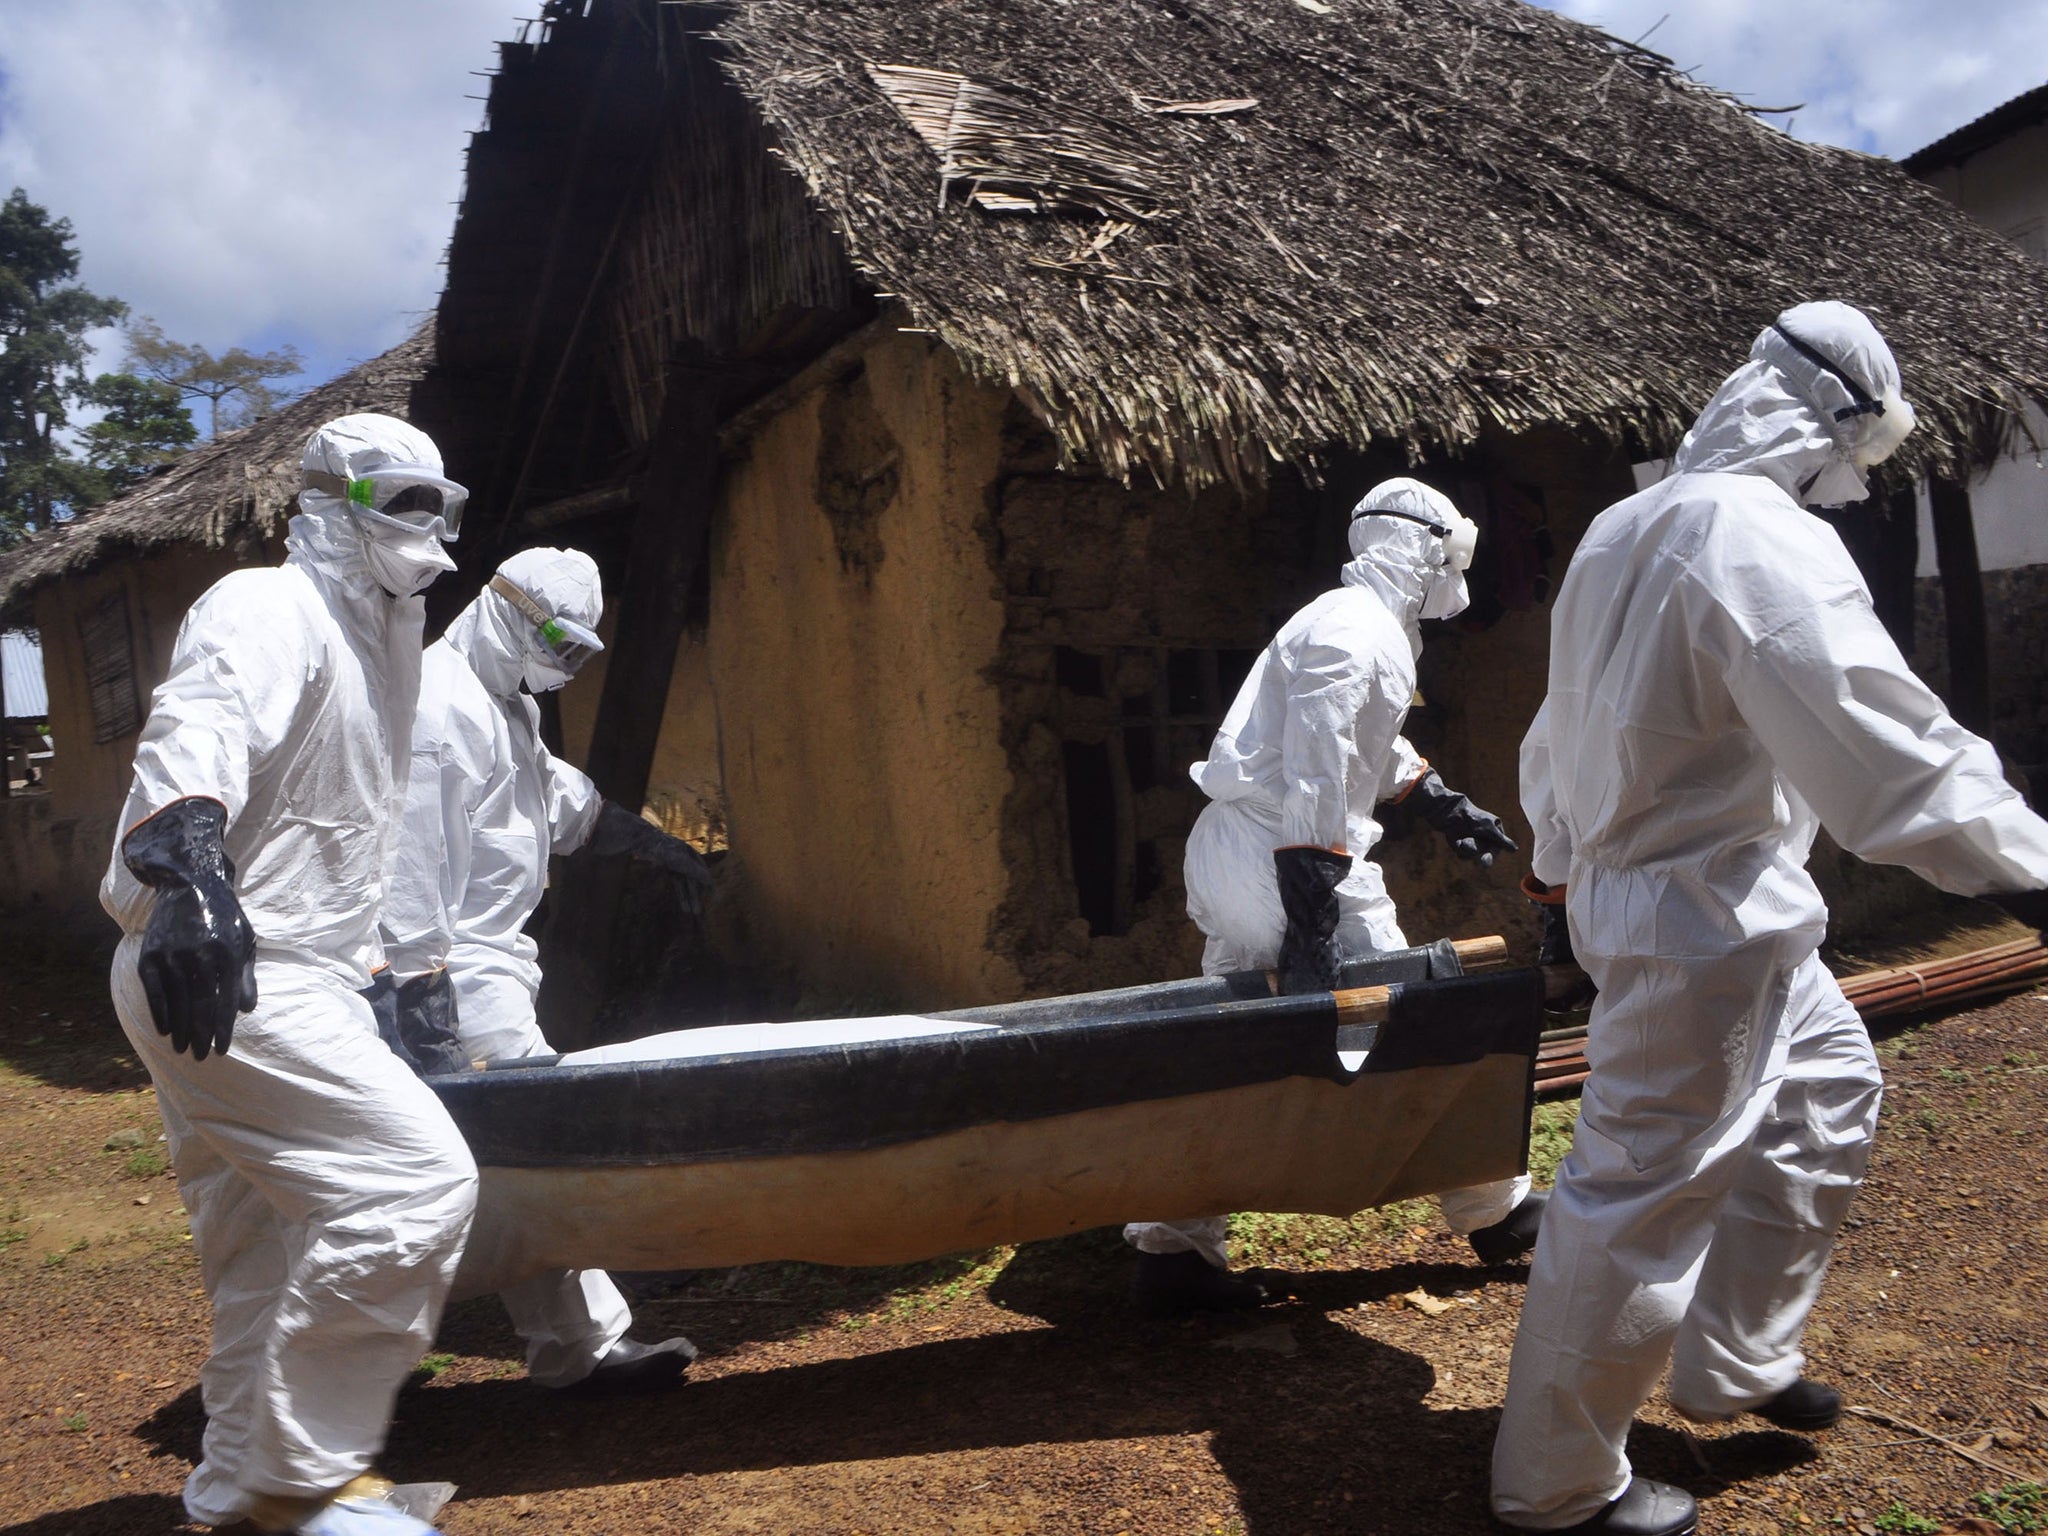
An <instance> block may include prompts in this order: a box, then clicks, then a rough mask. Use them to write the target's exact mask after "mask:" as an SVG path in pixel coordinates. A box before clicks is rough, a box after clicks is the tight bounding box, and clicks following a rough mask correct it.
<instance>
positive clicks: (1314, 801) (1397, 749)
mask: <svg viewBox="0 0 2048 1536" xmlns="http://www.w3.org/2000/svg"><path fill="white" fill-rule="evenodd" d="M1374 508H1379V509H1384V510H1386V511H1392V512H1395V513H1401V514H1406V515H1405V516H1383V515H1369V509H1374ZM1411 519H1417V520H1411ZM1429 523H1435V524H1437V525H1438V526H1455V525H1460V524H1462V525H1463V526H1464V527H1465V528H1467V529H1469V528H1470V527H1471V525H1470V524H1469V523H1468V522H1467V521H1466V520H1465V519H1464V518H1463V517H1462V516H1461V515H1460V514H1459V513H1458V511H1457V509H1456V508H1455V507H1454V506H1452V504H1451V503H1450V501H1449V500H1448V498H1446V497H1445V496H1444V495H1443V494H1442V493H1441V492H1439V491H1436V490H1434V489H1432V488H1431V487H1429V486H1426V485H1423V484H1422V483H1421V482H1419V481H1415V480H1407V479H1397V480H1391V481H1388V482H1386V483H1385V484H1383V485H1381V486H1378V487H1376V488H1375V489H1374V490H1373V491H1372V492H1370V493H1368V495H1367V496H1366V497H1365V499H1364V500H1362V501H1361V502H1360V503H1359V506H1358V510H1357V511H1355V512H1354V513H1353V515H1352V521H1351V528H1350V547H1351V555H1352V558H1351V560H1350V562H1349V563H1348V564H1346V565H1345V567H1344V570H1343V577H1342V585H1340V586H1338V587H1336V588H1335V589H1333V590H1332V591H1329V592H1325V593H1324V594H1323V595H1322V596H1320V597H1318V598H1316V599H1315V600H1314V601H1313V602H1311V603H1309V604H1308V605H1307V606H1306V607H1304V608H1302V609H1301V610H1300V611H1299V612H1297V613H1296V614H1295V615H1294V616H1293V617H1292V618H1290V619H1289V620H1288V621H1287V622H1286V623H1285V624H1283V625H1282V626H1281V627H1280V632H1279V633H1278V634H1277V635H1275V636H1274V638H1273V642H1272V644H1270V645H1268V646H1267V647H1266V649H1265V650H1264V651H1263V652H1262V653H1261V654H1260V656H1259V658H1258V660H1257V661H1256V662H1254V663H1253V665H1252V670H1251V672H1250V674H1249V675H1248V676H1247V677H1246V678H1245V681H1244V685H1243V686H1242V687H1241V688H1239V690H1238V693H1237V697H1236V699H1235V700H1233V701H1232V703H1231V706H1230V711H1229V713H1228V714H1226V715H1225V716H1224V717H1223V724H1222V725H1221V726H1220V727H1219V728H1218V730H1217V732H1216V740H1215V742H1214V744H1213V745H1212V746H1211V747H1210V749H1209V756H1208V757H1207V759H1205V760H1204V761H1202V762H1199V763H1195V764H1193V765H1191V766H1190V767H1189V769H1188V773H1189V775H1190V776H1191V777H1192V778H1193V779H1194V781H1195V783H1196V784H1198V785H1200V786H1201V789H1202V792H1203V793H1204V794H1205V795H1207V796H1208V797H1209V804H1207V805H1206V806H1204V807H1203V808H1202V813H1201V815H1200V816H1199V817H1197V818H1196V821H1195V825H1194V830H1193V831H1192V832H1191V833H1190V834H1189V836H1188V846H1187V857H1186V865H1185V877H1186V881H1187V892H1188V916H1189V917H1191V918H1193V919H1194V921H1195V923H1196V925H1197V926H1198V927H1200V928H1201V930H1202V932H1203V934H1204V935H1205V936H1206V939H1207V942H1206V944H1205V945H1204V947H1203V951H1202V973H1203V974H1204V975H1206V976H1221V975H1227V974H1229V973H1230V972H1233V971H1248V970H1269V969H1271V968H1272V967H1273V966H1274V965H1276V964H1277V963H1278V960H1279V956H1280V947H1281V939H1282V937H1283V935H1284V934H1285V932H1286V928H1287V914H1286V912H1285V911H1284V910H1283V908H1282V905H1281V899H1280V888H1279V882H1278V879H1277V878H1276V876H1275V873H1274V866H1273V851H1274V849H1276V848H1287V847H1314V848H1338V849H1343V850H1345V851H1347V852H1348V853H1349V854H1350V855H1351V866H1350V870H1349V872H1348V873H1346V874H1345V876H1344V878H1343V880H1342V881H1341V882H1340V883H1339V884H1338V886H1337V906H1338V917H1337V929H1336V938H1337V948H1338V952H1339V955H1340V956H1341V958H1342V959H1344V960H1355V959H1358V958H1360V957H1362V956H1365V955H1370V954H1373V953H1375V952H1377V951H1381V950H1390V949H1403V948H1405V947H1407V943H1408V941H1407V939H1406V938H1405V937H1404V936H1403V935H1402V932H1401V927H1400V924H1399V923H1398V922H1397V921H1396V920H1395V915H1394V903H1393V902H1392V900H1391V899H1389V897H1388V896H1387V889H1386V883H1385V881H1384V879H1383V878H1382V877H1381V874H1380V868H1379V866H1378V865H1377V864H1375V863H1374V862H1373V861H1372V859H1371V858H1370V857H1369V855H1370V854H1371V852H1372V850H1373V848H1374V847H1375V846H1376V845H1377V844H1378V842H1379V840H1380V836H1381V827H1380V824H1379V822H1378V821H1377V820H1376V819H1375V814H1374V813H1375V810H1376V808H1377V806H1378V805H1379V803H1380V802H1383V801H1390V800H1397V799H1399V798H1400V797H1401V795H1402V794H1403V793H1404V792H1405V791H1407V790H1408V789H1409V788H1410V787H1411V786H1413V785H1414V784H1415V783H1416V781H1417V780H1418V779H1419V778H1420V777H1421V776H1422V775H1423V773H1424V772H1425V771H1426V770H1427V768H1428V764H1427V763H1426V762H1425V761H1424V760H1423V759H1422V758H1421V757H1420V756H1419V755H1418V754H1417V753H1416V751H1415V749H1414V748H1413V747H1411V746H1410V745H1409V744H1408V741H1407V739H1406V738H1405V737H1403V736H1402V735H1401V726H1402V724H1403V722H1404V721H1405V720H1406V719H1407V716H1408V707H1409V705H1410V704H1411V703H1412V702H1413V700H1414V698H1415V662H1416V658H1417V657H1419V656H1420V655H1421V654H1422V628H1421V621H1422V620H1423V619H1440V618H1449V617H1451V616H1452V615H1454V614H1457V613H1460V612H1462V611H1463V610H1464V608H1465V605H1466V603H1467V601H1468V598H1467V595H1466V590H1465V578H1464V573H1463V570H1462V569H1461V568H1457V567H1455V566H1454V565H1453V564H1452V563H1450V562H1449V561H1448V559H1447V551H1446V547H1445V546H1446V541H1445V540H1444V539H1443V538H1441V537H1439V536H1438V535H1436V534H1434V533H1432V532H1431V531H1430V529H1429V527H1428V526H1426V525H1427V524H1429ZM1528 1192H1529V1181H1528V1179H1527V1178H1526V1177H1523V1178H1516V1179H1504V1180H1501V1181H1499V1182H1497V1183H1492V1184H1485V1185H1480V1186H1478V1187H1476V1188H1473V1189H1468V1190H1459V1191H1455V1192H1452V1193H1449V1194H1446V1195H1444V1196H1443V1197H1442V1204H1443V1210H1444V1220H1445V1222H1446V1223H1447V1224H1448V1225H1449V1226H1450V1227H1451V1229H1452V1230H1453V1231H1455V1232H1460V1233H1470V1232H1475V1231H1478V1230H1479V1229H1481V1228H1483V1227H1489V1226H1492V1225H1493V1224H1494V1223H1495V1222H1498V1221H1500V1220H1502V1219H1503V1218H1505V1217H1506V1216H1507V1215H1508V1213H1509V1212H1510V1211H1512V1210H1513V1209H1514V1208H1515V1207H1516V1205H1518V1204H1519V1203H1520V1202H1521V1200H1522V1198H1523V1196H1525V1195H1526V1194H1527V1193H1528ZM1226 1233H1227V1225H1226V1220H1225V1218H1223V1217H1220V1216H1216V1217H1208V1218H1204V1219H1201V1220H1197V1221H1181V1222H1133V1223H1131V1224H1130V1225H1128V1226H1126V1227H1125V1228H1124V1236H1125V1238H1126V1239H1127V1240H1128V1241H1129V1242H1131V1243H1132V1244H1133V1245H1134V1246H1135V1247H1137V1248H1138V1249H1139V1251H1140V1252H1144V1253H1178V1252H1184V1251H1189V1250H1192V1251H1194V1252H1196V1253H1199V1254H1201V1255H1202V1257H1203V1258H1205V1259H1207V1260H1208V1261H1209V1263H1211V1264H1212V1265H1215V1266H1216V1267H1217V1268H1226V1267H1227V1266H1228V1258H1227V1254H1226V1249H1225V1246H1224V1245H1225V1238H1226Z"/></svg>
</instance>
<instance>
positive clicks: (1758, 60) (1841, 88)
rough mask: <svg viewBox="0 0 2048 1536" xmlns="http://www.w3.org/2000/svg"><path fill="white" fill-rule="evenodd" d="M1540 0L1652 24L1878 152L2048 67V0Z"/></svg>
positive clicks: (1723, 80)
mask: <svg viewBox="0 0 2048 1536" xmlns="http://www.w3.org/2000/svg"><path fill="white" fill-rule="evenodd" d="M1542 3H1544V4H1546V6H1547V7H1548V8H1549V9H1551V10H1555V11H1560V12H1562V13H1564V14H1565V15H1568V16H1572V17H1575V18H1576V19H1578V20H1580V21H1588V22H1591V23H1593V24H1594V25H1595V26H1598V27H1601V28H1603V29H1605V30H1606V31H1609V32H1612V33H1614V34H1615V35H1616V36H1618V37H1624V38H1628V39H1630V40H1635V39H1638V38H1642V37H1643V34H1645V33H1650V35H1649V36H1648V37H1647V38H1646V39H1644V46H1646V47H1649V48H1654V49H1655V50H1656V51H1657V52H1659V53H1662V54H1665V55H1667V56H1668V57H1670V58H1672V59H1674V60H1675V61H1676V62H1677V63H1678V64H1680V65H1681V66H1683V67H1685V68H1687V69H1689V70H1691V71H1692V72H1693V74H1694V75H1695V76H1696V77H1697V78H1698V79H1700V80H1703V81H1705V82H1706V83H1708V84H1710V85H1715V86H1719V87H1721V88H1722V89H1724V90H1729V91H1734V92H1738V93H1741V94H1742V95H1743V96H1744V97H1745V99H1747V100H1749V101H1750V102H1752V103H1754V104H1757V105H1760V106H1789V105H1791V104H1792V103H1794V102H1804V103H1805V107H1804V108H1803V109H1802V110H1801V111H1800V112H1799V113H1798V114H1797V116H1796V117H1795V118H1794V119H1793V120H1792V122H1791V125H1790V126H1791V129H1792V131H1793V132H1794V133H1796V134H1797V135H1798V136H1799V137H1800V138H1803V139H1812V140H1816V141H1819V142H1822V143H1828V144H1840V145H1844V146H1846V147H1847V148H1850V149H1860V150H1864V151H1866V152H1869V153H1874V154H1882V155H1894V156H1898V155H1908V154H1911V153H1912V152H1913V151H1914V150H1916V149H1919V148H1921V147H1922V146H1923V145H1926V144H1929V143H1931V142H1933V141H1934V140H1935V139H1938V138H1940V137H1941V136H1942V135H1944V134H1946V133H1948V132H1949V131H1950V130H1952V129H1955V128H1959V127H1961V126H1962V125H1963V124H1964V123H1967V122H1969V121H1970V120H1971V119H1972V118H1976V117H1981V116H1982V115H1983V114H1984V113H1986V112H1989V111H1990V110H1991V109H1992V108H1993V107H1995V106H1997V105H1999V104H2000V103H2001V102H2004V101H2008V100H2010V99H2011V98H2012V97H2014V96H2018V95H2020V94H2021V93H2022V92H2025V91H2030V90H2032V89H2034V87H2036V86H2038V85H2040V84H2042V83H2043V81H2044V80H2048V5H2043V4H2041V0H1945V3H1943V4H1941V5H1929V4H1927V3H1926V0H1860V3H1858V4H1854V5H1843V4H1841V3H1840V0H1542ZM1660 20H1661V23H1662V24H1661V25H1659V22H1660ZM1652 27H1655V28H1656V30H1655V31H1654V32H1651V28H1652ZM1776 121H1778V122H1780V123H1781V124H1782V123H1783V122H1784V119H1776Z"/></svg>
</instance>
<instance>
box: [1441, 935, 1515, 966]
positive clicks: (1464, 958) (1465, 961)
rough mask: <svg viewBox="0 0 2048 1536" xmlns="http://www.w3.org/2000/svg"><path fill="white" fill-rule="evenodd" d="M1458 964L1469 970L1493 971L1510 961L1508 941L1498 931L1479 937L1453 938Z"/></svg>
mask: <svg viewBox="0 0 2048 1536" xmlns="http://www.w3.org/2000/svg"><path fill="white" fill-rule="evenodd" d="M1451 948H1452V949H1454V950H1456V951H1457V952H1458V964H1460V965H1462V966H1463V967H1464V968H1465V969H1466V970H1468V971H1491V970H1497V969H1498V968H1499V967H1501V966H1503V965H1506V964H1507V963H1508V941H1507V940H1506V939H1504V938H1502V937H1501V936H1500V935H1499V934H1497V933H1489V934H1487V935H1485V936H1484V937H1483V938H1477V939H1453V940H1451Z"/></svg>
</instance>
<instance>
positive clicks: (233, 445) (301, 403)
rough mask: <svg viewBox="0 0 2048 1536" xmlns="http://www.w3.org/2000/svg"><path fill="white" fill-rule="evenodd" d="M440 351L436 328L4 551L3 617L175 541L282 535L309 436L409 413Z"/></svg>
mask: <svg viewBox="0 0 2048 1536" xmlns="http://www.w3.org/2000/svg"><path fill="white" fill-rule="evenodd" d="M433 357H434V331H433V326H432V325H431V324H429V325H424V326H422V327H420V329H419V330H417V331H415V332H414V333H413V335H412V336H411V337H410V338H408V339H407V340H405V341H402V342H400V343H399V344H398V345H397V346H395V347H393V348H392V349H391V350H390V351H389V352H386V353H384V354H383V355H382V356H381V357H375V358H372V359H371V360H370V361H369V362H367V363H363V364H361V365H360V366H358V367H355V368H352V369H350V370H349V371H348V372H347V373H344V374H342V375H341V376H340V377H339V378H337V379H333V380H331V381H329V382H328V383H326V384H323V385H321V386H320V387H319V388H318V389H315V390H310V391H308V392H307V393H306V394H303V395H301V396H300V397H299V398H298V399H296V400H294V401H292V402H291V403H290V404H288V405H286V406H284V407H282V408H281V409H279V410H278V411H276V412H275V413H274V414H272V415H269V416H266V417H264V418H263V419H262V420H261V421H257V422H254V423H252V424H251V425H249V426H246V427H243V428H241V429H239V430H238V431H234V432H228V433H224V434H222V435H221V436H220V437H218V438H216V439H215V440H214V441H212V442H210V443H204V444H202V445H201V446H199V447H197V448H195V449H193V450H192V451H191V452H190V453H187V454H185V455H184V456H183V457H182V458H179V459H176V460H174V461H173V462H172V463H171V464H169V465H168V466H166V467H165V468H163V469H160V470H158V471H157V472H156V473H154V474H152V475H150V476H149V477H148V478H146V479H144V480H142V481H140V482H138V483H137V484H136V485H134V486H131V487H130V488H129V489H128V490H126V491H124V492H123V493H122V494H121V495H119V496H117V497H115V498H114V499H113V500H112V501H110V502H108V503H107V504H106V505H105V506H102V507H96V508H94V509H93V510H92V511H90V512H88V513H86V514H84V515H83V516H81V517H78V518H75V519H73V520H72V521H71V522H68V523H59V524H57V525H55V526H54V527H51V528H47V529H44V530H43V531H42V532H40V533H37V534H34V535H32V536H30V537H29V538H28V539H26V540H24V541H23V542H22V543H21V544H19V545H17V546H15V547H14V548H13V549H10V550H8V551H7V552H6V553H5V554H0V619H4V620H5V621H6V622H17V621H20V620H24V619H26V618H27V617H28V615H27V614H26V613H24V612H21V611H19V610H21V609H22V608H24V607H25V604H26V600H27V598H28V597H29V595H30V594H32V593H33V592H34V591H35V589H36V588H37V587H40V586H42V585H43V584H44V583H45V582H48V581H52V580H54V579H56V578H57V577H59V576H64V575H70V574H74V573H78V572H83V571H86V570H90V569H91V568H92V567H94V566H96V565H99V564H100V563H102V562H103V561H106V560H109V559H113V558H115V557H116V556H120V555H133V554H146V553H148V552H150V551H152V550H157V549H162V548H164V547H165V546H166V545H170V544H198V545H202V546H205V547H207V548H213V549H219V548H222V547H224V546H226V545H229V544H234V543H248V544H250V545H254V544H256V543H258V542H260V541H261V540H263V539H266V538H269V537H271V536H273V535H275V534H277V533H279V532H281V531H282V529H283V526H284V522H285V519H286V518H287V517H288V516H289V515H290V513H291V510H292V507H293V505H294V503H295V502H296V500H297V498H298V494H299V455H300V454H301V453H303V452H304V451H305V447H306V439H307V438H309V437H311V436H312V435H313V432H314V430H315V429H316V428H318V427H319V426H320V425H322V424H323V423H325V422H328V421H332V420H333V419H334V418H335V417H337V416H346V415H348V414H350V413H351V412H354V411H383V412H386V413H387V414H390V415H393V416H405V415H407V414H409V412H410V409H411V402H412V393H413V386H414V385H415V384H416V383H418V381H419V379H420V377H421V376H422V375H423V374H424V373H425V372H426V370H427V367H428V365H429V364H430V363H432V361H433Z"/></svg>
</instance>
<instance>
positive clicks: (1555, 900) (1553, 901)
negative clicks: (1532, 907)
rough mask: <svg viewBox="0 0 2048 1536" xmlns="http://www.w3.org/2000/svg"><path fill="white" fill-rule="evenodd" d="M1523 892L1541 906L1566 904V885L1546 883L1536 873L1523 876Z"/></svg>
mask: <svg viewBox="0 0 2048 1536" xmlns="http://www.w3.org/2000/svg"><path fill="white" fill-rule="evenodd" d="M1522 894H1523V895H1524V896H1526V897H1528V898H1529V899H1530V900H1531V901H1533V902H1535V903H1536V905H1537V906H1539V907H1561V906H1563V905H1564V887H1563V886H1561V885H1545V884H1544V883H1543V882H1542V881H1541V880H1538V879H1537V878H1536V877H1535V876H1534V875H1524V876H1522Z"/></svg>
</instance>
